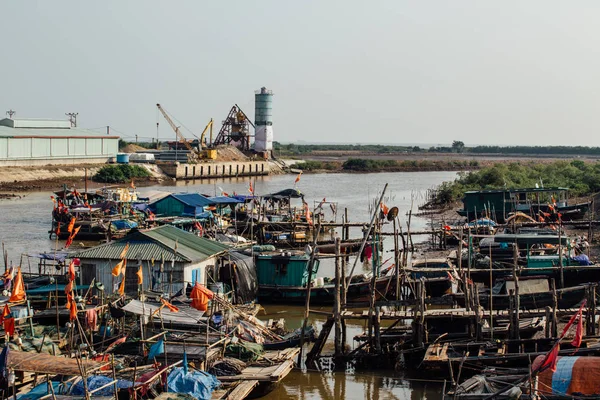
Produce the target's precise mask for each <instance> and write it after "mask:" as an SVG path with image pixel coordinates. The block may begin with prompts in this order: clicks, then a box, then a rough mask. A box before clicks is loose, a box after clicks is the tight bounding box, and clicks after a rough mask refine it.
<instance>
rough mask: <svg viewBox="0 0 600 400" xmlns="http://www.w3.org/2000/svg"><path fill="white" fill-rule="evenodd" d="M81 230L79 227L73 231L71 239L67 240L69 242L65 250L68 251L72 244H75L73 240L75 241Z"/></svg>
mask: <svg viewBox="0 0 600 400" xmlns="http://www.w3.org/2000/svg"><path fill="white" fill-rule="evenodd" d="M80 229H81V226H78V227H77V228H75V229H74V230H73V233H71V234H70V235H69V238H68V239H67V242H66V243H65V249H68V248H69V246H71V244H73V239H75V235H77V234H78V233H79V230H80Z"/></svg>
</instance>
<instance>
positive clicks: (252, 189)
mask: <svg viewBox="0 0 600 400" xmlns="http://www.w3.org/2000/svg"><path fill="white" fill-rule="evenodd" d="M248 191H249V192H250V193H252V194H254V188H253V187H252V181H250V183H249V184H248Z"/></svg>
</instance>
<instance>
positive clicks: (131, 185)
mask: <svg viewBox="0 0 600 400" xmlns="http://www.w3.org/2000/svg"><path fill="white" fill-rule="evenodd" d="M129 186H130V187H131V188H132V189H135V185H134V184H133V179H131V183H130V184H129Z"/></svg>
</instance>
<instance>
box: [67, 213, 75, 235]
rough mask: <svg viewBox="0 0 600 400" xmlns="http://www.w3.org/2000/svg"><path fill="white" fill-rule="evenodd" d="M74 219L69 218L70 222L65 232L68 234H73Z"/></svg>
mask: <svg viewBox="0 0 600 400" xmlns="http://www.w3.org/2000/svg"><path fill="white" fill-rule="evenodd" d="M75 219H76V218H75V217H73V218H71V221H70V222H69V226H68V227H67V231H68V232H69V233H73V228H74V227H75Z"/></svg>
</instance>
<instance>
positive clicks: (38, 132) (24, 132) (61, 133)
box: [0, 125, 119, 139]
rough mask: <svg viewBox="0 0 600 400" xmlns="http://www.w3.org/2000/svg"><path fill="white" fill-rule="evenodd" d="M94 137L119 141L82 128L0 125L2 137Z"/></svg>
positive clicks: (110, 136)
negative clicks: (11, 126)
mask: <svg viewBox="0 0 600 400" xmlns="http://www.w3.org/2000/svg"><path fill="white" fill-rule="evenodd" d="M32 136H33V137H64V138H67V137H94V138H98V139H103V138H104V139H119V137H118V136H114V135H107V134H105V133H101V132H98V131H92V130H89V129H82V128H69V129H65V128H10V127H8V126H2V125H0V137H17V138H18V137H32Z"/></svg>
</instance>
